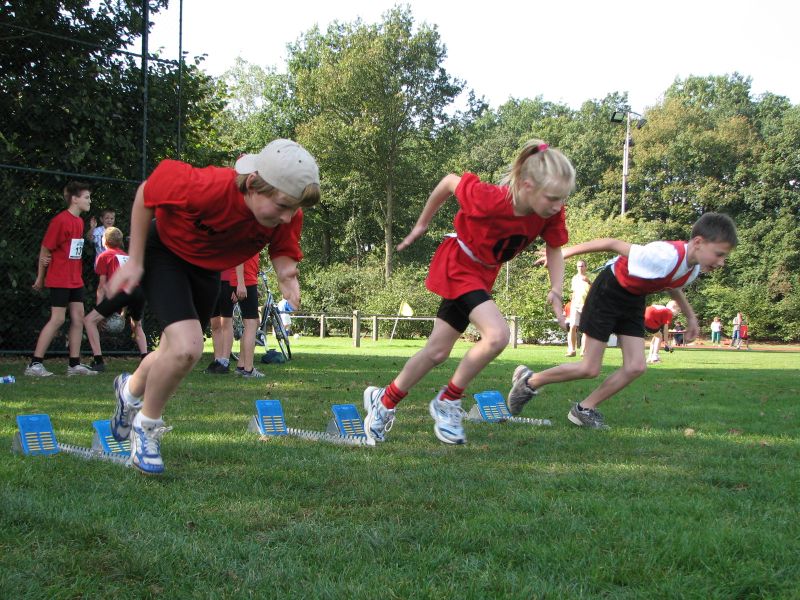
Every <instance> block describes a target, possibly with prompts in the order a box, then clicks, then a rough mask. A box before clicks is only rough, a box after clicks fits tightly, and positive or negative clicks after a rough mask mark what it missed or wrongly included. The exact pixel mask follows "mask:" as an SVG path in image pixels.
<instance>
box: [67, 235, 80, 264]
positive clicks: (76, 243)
mask: <svg viewBox="0 0 800 600" xmlns="http://www.w3.org/2000/svg"><path fill="white" fill-rule="evenodd" d="M81 256H83V238H74V239H73V240H72V241H71V242H70V245H69V257H70V259H71V260H80V259H81Z"/></svg>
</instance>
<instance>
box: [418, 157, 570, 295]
mask: <svg viewBox="0 0 800 600" xmlns="http://www.w3.org/2000/svg"><path fill="white" fill-rule="evenodd" d="M455 196H456V199H457V200H458V204H459V210H458V212H457V213H456V216H455V219H454V220H453V224H454V225H455V229H456V235H457V236H458V237H457V238H455V237H448V238H446V239H445V240H444V241H443V242H442V243H441V245H440V246H439V248H438V249H437V250H436V253H435V254H434V255H433V259H432V260H431V266H430V272H429V274H428V277H427V279H426V280H425V285H426V287H427V288H428V289H429V290H430V291H432V292H433V293H435V294H438V295H439V296H441V297H443V298H447V299H450V300H453V299H455V298H458V297H459V296H462V295H464V294H466V293H467V292H471V291H475V290H485V291H486V292H489V293H491V291H492V287H493V286H494V282H495V279H497V274H498V273H499V272H500V267H501V265H502V263H504V262H507V261H509V260H511V259H512V258H514V257H515V256H516V255H517V254H519V253H520V252H522V251H523V250H524V249H525V248H526V247H527V246H529V245H530V244H531V243H532V242H533V241H534V240H535V239H536V238H537V237H539V236H541V237H542V239H544V241H545V242H547V245H548V246H551V247H553V248H559V247H561V246H563V245H564V244H566V243H567V240H568V239H569V236H568V235H567V227H566V222H565V212H564V209H563V208H562V209H561V212H559V213H558V214H557V215H554V216H552V217H550V218H548V219H543V218H542V217H540V216H538V215H536V214H533V215H526V216H523V217H520V216H517V215H515V214H514V206H513V204H511V201H510V199H509V198H508V187H505V186H498V185H493V184H490V183H483V182H481V181H480V180H479V179H478V176H477V175H475V174H473V173H464V175H463V176H462V177H461V181H460V182H459V183H458V186H457V187H456V190H455ZM459 242H460V243H459ZM461 244H463V246H462V245H461ZM464 247H466V249H468V250H469V252H470V253H471V254H472V256H473V257H474V259H473V258H472V257H470V256H469V253H468V252H467V250H466V249H464Z"/></svg>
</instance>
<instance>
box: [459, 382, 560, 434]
mask: <svg viewBox="0 0 800 600" xmlns="http://www.w3.org/2000/svg"><path fill="white" fill-rule="evenodd" d="M467 419H469V420H470V421H472V422H474V423H505V422H509V423H524V424H527V425H538V426H542V425H545V426H547V425H552V422H551V421H550V419H529V418H527V417H515V416H513V415H512V414H511V413H510V412H509V411H508V406H506V401H505V398H503V395H502V394H501V393H500V392H498V391H497V390H489V391H486V392H479V393H477V394H475V405H474V406H473V407H472V408H471V409H470V411H469V413H467Z"/></svg>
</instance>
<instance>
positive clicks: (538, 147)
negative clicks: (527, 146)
mask: <svg viewBox="0 0 800 600" xmlns="http://www.w3.org/2000/svg"><path fill="white" fill-rule="evenodd" d="M549 147H550V146H548V145H547V144H539V145H538V146H536V149H537V150H538V151H539V152H544V151H545V150H547V149H548V148H549Z"/></svg>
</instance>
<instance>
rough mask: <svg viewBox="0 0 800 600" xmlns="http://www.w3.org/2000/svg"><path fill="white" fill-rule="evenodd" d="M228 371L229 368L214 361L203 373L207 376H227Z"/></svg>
mask: <svg viewBox="0 0 800 600" xmlns="http://www.w3.org/2000/svg"><path fill="white" fill-rule="evenodd" d="M230 370H231V369H230V367H229V366H226V365H223V364H222V363H221V362H219V361H218V360H214V361H212V362H211V364H210V365H208V366H207V367H206V369H205V371H203V373H207V374H209V375H227V374H228V373H230Z"/></svg>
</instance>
